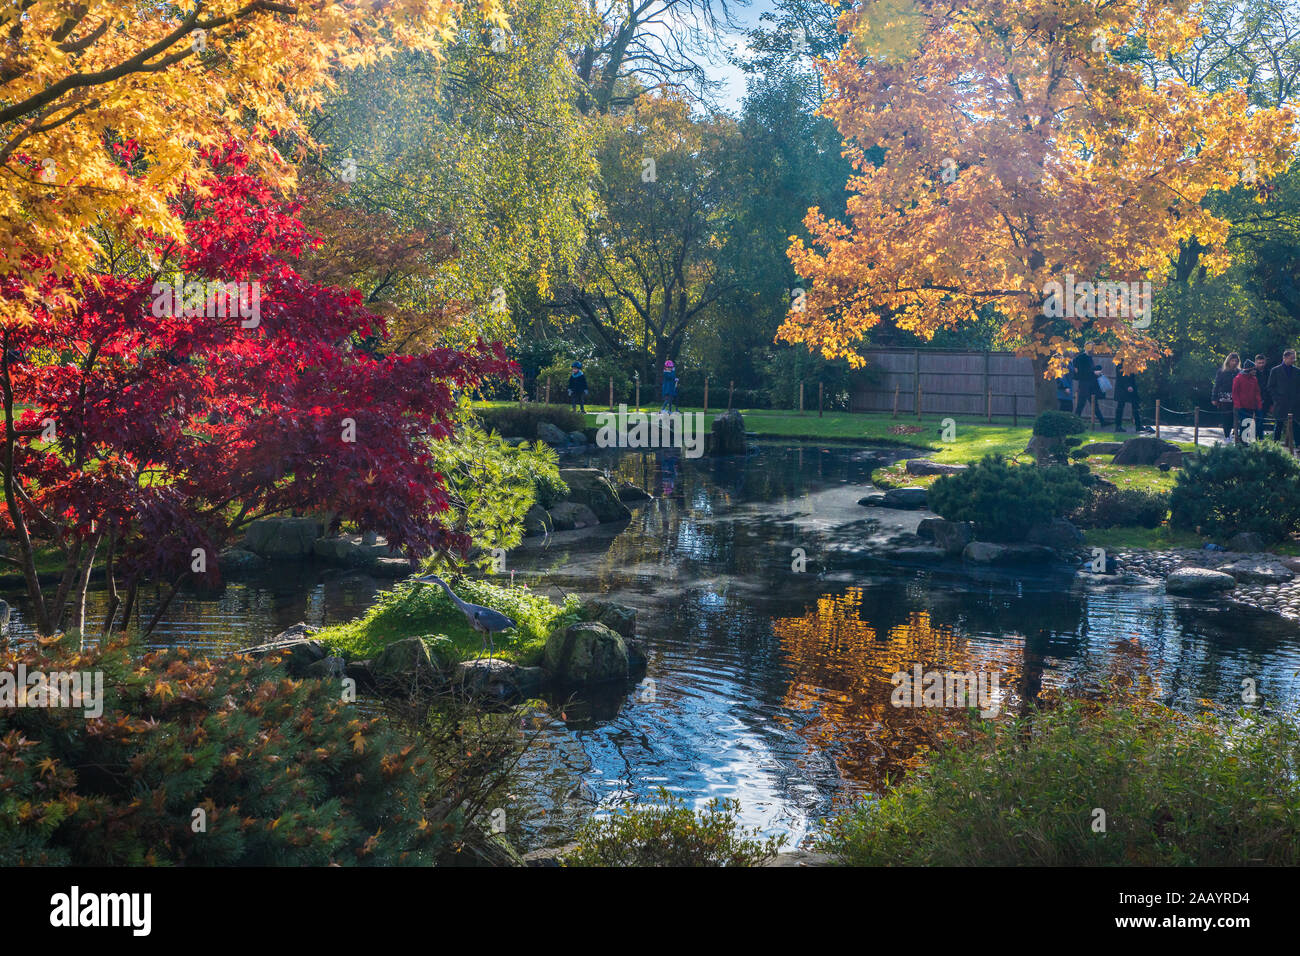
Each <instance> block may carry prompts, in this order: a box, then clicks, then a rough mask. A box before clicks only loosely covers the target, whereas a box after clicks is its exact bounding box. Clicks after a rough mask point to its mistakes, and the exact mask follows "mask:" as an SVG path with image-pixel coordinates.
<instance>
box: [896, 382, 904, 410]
mask: <svg viewBox="0 0 1300 956" xmlns="http://www.w3.org/2000/svg"><path fill="white" fill-rule="evenodd" d="M902 387H903V386H901V385H895V386H894V417H895V418H897V417H898V390H899V389H900V388H902Z"/></svg>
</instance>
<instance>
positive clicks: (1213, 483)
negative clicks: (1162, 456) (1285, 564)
mask: <svg viewBox="0 0 1300 956" xmlns="http://www.w3.org/2000/svg"><path fill="white" fill-rule="evenodd" d="M1169 524H1170V526H1172V527H1174V528H1182V529H1185V530H1188V531H1194V532H1196V533H1197V534H1202V535H1207V536H1210V537H1228V536H1230V535H1233V534H1236V533H1237V532H1239V531H1254V532H1256V533H1257V534H1259V535H1260V536H1261V537H1262V538H1264V539H1265V540H1266V541H1281V540H1283V539H1285V538H1287V537H1289V536H1290V535H1291V534H1292V533H1293V532H1294V531H1295V530H1296V528H1297V526H1300V463H1297V462H1296V460H1295V459H1294V458H1292V457H1291V455H1290V454H1289V453H1288V452H1287V451H1286V449H1284V448H1282V447H1281V446H1280V445H1277V444H1275V443H1273V442H1271V441H1258V442H1252V443H1251V444H1249V445H1216V446H1215V447H1214V448H1211V449H1210V451H1209V452H1208V453H1207V454H1204V455H1188V456H1186V457H1185V458H1184V464H1183V467H1182V469H1181V470H1180V471H1179V473H1178V480H1177V482H1176V483H1175V484H1174V489H1173V491H1172V492H1171V493H1170V495H1169Z"/></svg>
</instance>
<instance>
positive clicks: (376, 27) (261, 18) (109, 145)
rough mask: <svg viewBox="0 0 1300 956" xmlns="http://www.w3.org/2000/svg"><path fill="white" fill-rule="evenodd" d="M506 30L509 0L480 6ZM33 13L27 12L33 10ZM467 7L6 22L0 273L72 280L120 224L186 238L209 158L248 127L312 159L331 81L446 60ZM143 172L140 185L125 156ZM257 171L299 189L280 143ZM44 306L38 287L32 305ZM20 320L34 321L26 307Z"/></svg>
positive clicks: (327, 6)
mask: <svg viewBox="0 0 1300 956" xmlns="http://www.w3.org/2000/svg"><path fill="white" fill-rule="evenodd" d="M476 5H477V6H478V7H479V9H480V10H482V11H484V15H485V17H486V19H487V20H488V22H490V23H496V24H500V25H502V26H504V25H505V23H506V21H505V16H504V11H503V5H502V4H501V3H499V2H498V0H481V2H479V3H477V4H476ZM20 10H21V13H20ZM461 10H462V4H461V3H460V2H458V0H385V2H375V0H343V2H338V0H302V2H285V0H253V2H251V3H249V2H247V0H200V2H198V3H197V4H196V5H195V6H194V7H193V9H190V10H188V11H186V10H182V9H178V8H175V7H168V6H155V5H142V4H139V3H135V2H133V0H87V2H73V0H36V2H34V3H30V4H23V5H22V7H21V8H19V7H17V6H11V7H9V8H8V9H6V10H3V11H0V38H3V47H2V48H0V223H3V227H0V262H2V263H3V265H0V269H3V271H4V272H5V273H10V274H12V273H19V274H21V275H23V276H24V277H27V278H34V277H36V276H37V275H39V274H40V273H41V272H42V271H43V268H44V265H43V264H41V263H40V262H39V257H42V256H55V255H56V254H57V256H56V258H58V259H59V260H60V264H59V266H58V268H60V269H61V270H66V271H67V272H69V273H71V274H72V275H74V276H77V275H82V274H85V273H87V272H88V271H89V270H90V267H91V265H92V263H93V262H94V261H95V259H96V257H97V256H99V255H100V254H101V253H102V252H103V251H104V250H103V248H102V244H101V238H102V237H96V236H95V235H94V234H93V231H92V228H91V227H93V226H95V225H96V224H99V223H101V222H102V221H103V219H104V217H105V215H106V214H111V217H112V220H113V221H114V222H115V223H116V228H117V229H120V230H122V231H124V232H125V233H135V234H136V235H137V236H140V235H145V234H148V233H153V234H155V235H157V236H159V237H163V238H164V239H165V238H168V237H170V238H179V237H180V236H181V235H182V229H181V225H180V223H179V222H178V221H177V219H176V217H175V215H174V213H173V212H172V210H171V209H170V208H169V200H170V199H171V198H172V197H173V196H174V195H175V194H176V193H177V191H178V190H179V189H180V188H181V187H182V185H183V184H184V183H185V181H186V180H190V181H193V180H195V179H197V176H196V173H197V171H198V163H199V161H200V160H199V151H200V150H201V149H202V148H204V147H211V146H214V145H216V144H219V143H222V142H224V141H226V140H227V138H228V137H230V136H231V135H232V134H238V133H239V132H240V131H241V130H244V131H247V130H253V131H256V132H260V133H262V134H266V133H268V132H271V131H274V132H275V133H276V134H277V135H278V136H280V137H281V138H282V141H287V142H288V141H291V142H296V143H297V144H298V145H299V147H300V148H303V149H305V148H307V147H308V146H309V145H310V143H311V137H310V135H309V132H308V130H307V129H306V126H305V124H304V122H303V119H302V117H303V116H304V115H305V113H306V111H307V109H308V108H310V106H311V105H312V104H313V103H317V102H319V99H320V97H321V95H322V91H323V90H324V89H327V88H328V87H329V86H330V85H331V84H332V82H333V81H332V79H331V75H330V74H331V71H333V70H336V69H338V68H346V67H349V66H356V65H361V64H366V63H373V62H377V61H379V60H381V59H385V58H388V57H391V56H392V55H393V53H394V52H395V50H396V49H398V48H399V47H407V48H412V49H418V50H425V51H429V52H432V53H434V54H435V55H436V54H437V53H438V51H439V50H440V49H441V47H442V46H443V45H444V43H445V42H446V41H447V40H448V38H449V37H451V36H452V35H453V33H454V29H455V25H456V19H457V16H458V14H459V13H460V12H461ZM122 143H133V144H135V145H137V146H138V147H139V148H140V152H141V155H142V156H143V158H144V160H143V161H142V162H138V163H135V164H133V166H134V168H132V169H131V170H130V172H131V173H134V175H129V174H128V172H127V171H126V170H124V169H123V167H122V164H121V159H120V157H119V156H118V155H117V154H116V153H115V150H114V149H113V147H114V146H116V145H120V144H122ZM248 148H249V150H250V152H252V153H253V159H254V162H255V165H256V167H257V169H258V172H259V173H260V174H261V175H263V176H264V177H265V178H266V179H267V180H268V181H270V182H272V183H273V184H274V185H277V186H282V187H288V186H289V185H291V183H292V179H293V170H292V167H291V166H290V165H289V164H288V163H286V162H285V161H284V159H283V158H282V157H281V156H280V155H279V154H278V153H277V152H276V150H275V149H274V147H272V146H271V145H269V143H265V142H259V141H254V140H250V141H249V143H248ZM38 298H39V295H38V292H37V290H36V289H34V288H33V289H32V290H31V295H30V296H29V297H28V303H29V304H32V303H35V302H36V300H37V299H38ZM15 309H16V310H17V312H18V314H14V315H7V316H5V317H4V319H5V321H6V323H13V324H17V325H21V324H24V323H25V322H26V321H27V320H29V319H30V314H29V313H28V312H26V310H25V309H24V307H23V305H22V303H21V302H18V303H17V304H16V305H15Z"/></svg>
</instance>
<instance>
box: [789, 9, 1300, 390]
mask: <svg viewBox="0 0 1300 956" xmlns="http://www.w3.org/2000/svg"><path fill="white" fill-rule="evenodd" d="M1189 7H1190V2H1189V0H1174V2H1171V3H1166V4H1162V5H1160V6H1159V7H1155V6H1152V5H1148V4H1145V3H1139V2H1120V3H1114V4H1106V5H1102V6H1098V5H1094V4H1092V3H1088V2H1084V0H1023V2H1022V0H1017V2H1014V3H1013V2H1009V0H972V2H968V3H963V4H960V5H952V4H943V3H936V2H931V0H907V2H906V3H902V2H900V0H867V2H865V3H863V4H862V5H861V6H860V7H858V8H856V9H855V10H853V11H850V12H848V13H846V14H845V15H844V16H843V17H842V18H841V21H840V29H841V31H842V32H848V33H851V34H852V35H853V38H854V39H853V40H852V42H850V43H848V44H846V46H845V47H844V49H843V51H842V52H841V55H840V57H839V58H838V59H837V60H835V61H834V62H829V63H823V64H822V65H821V66H822V71H823V74H824V76H825V79H826V83H827V87H828V92H829V95H828V97H827V100H826V102H825V103H824V105H823V107H822V109H821V112H822V113H823V114H824V115H826V116H828V117H830V118H832V119H833V120H834V121H835V123H836V124H837V126H838V128H839V130H840V132H841V134H842V135H843V137H844V139H845V141H846V154H847V155H848V156H849V157H850V158H851V159H852V160H853V161H854V164H855V167H856V173H855V175H854V176H853V177H852V178H851V180H850V182H849V183H848V189H849V191H850V193H851V194H852V195H851V197H850V199H849V201H848V205H847V212H848V217H847V221H845V222H838V221H832V220H829V219H827V218H825V217H824V216H823V215H822V214H821V213H820V211H819V210H817V209H812V210H809V213H808V216H807V217H806V219H805V221H804V225H805V226H806V227H807V229H808V231H809V233H810V234H811V241H810V242H805V241H803V240H801V239H799V238H796V237H792V244H791V247H790V250H789V255H790V258H791V261H792V262H793V264H794V267H795V270H796V271H797V272H798V273H799V274H800V275H801V276H803V277H804V279H805V284H806V285H807V287H808V288H807V295H806V299H805V302H804V309H803V310H802V311H793V310H792V311H791V312H790V313H789V315H788V316H787V319H786V322H785V323H784V325H783V326H782V328H781V329H780V331H779V333H778V337H779V338H781V339H784V340H785V341H788V342H802V343H805V344H807V345H808V346H809V347H812V348H816V349H819V350H820V351H822V353H823V354H824V355H826V356H827V357H846V358H848V359H849V360H850V361H851V362H852V361H854V360H855V359H856V358H857V356H856V353H855V352H854V349H853V346H854V345H855V344H856V343H857V342H858V341H860V340H861V339H862V338H863V336H865V335H866V334H867V333H868V332H869V330H870V329H871V328H872V327H874V326H875V325H876V324H877V323H878V322H880V321H881V319H882V318H885V317H888V318H889V320H890V321H892V322H893V323H894V324H895V325H896V326H898V327H899V328H901V329H905V330H908V331H912V332H914V333H916V334H918V335H920V336H921V337H923V338H928V337H930V336H931V335H933V334H934V333H935V332H936V331H937V330H939V329H941V328H944V327H954V326H957V325H959V324H960V323H962V322H965V321H968V320H970V319H971V318H972V317H973V316H974V315H975V314H976V312H977V311H980V310H985V311H987V310H995V311H996V313H997V314H998V315H999V316H1000V317H1001V320H1002V322H1003V337H1004V339H1005V340H1006V341H1008V343H1010V344H1012V345H1014V346H1015V347H1017V348H1019V349H1020V351H1021V352H1022V354H1029V355H1033V356H1035V357H1036V358H1037V359H1038V360H1039V363H1038V367H1039V369H1040V371H1041V372H1048V371H1049V370H1056V369H1058V368H1059V366H1060V364H1063V363H1064V361H1065V358H1066V351H1067V349H1069V350H1071V351H1072V350H1073V346H1074V341H1075V340H1076V339H1077V333H1078V331H1079V329H1080V328H1083V327H1085V325H1084V320H1083V319H1076V320H1071V321H1062V320H1051V319H1049V318H1048V317H1047V316H1044V315H1043V309H1042V306H1043V292H1042V290H1043V287H1044V286H1045V285H1046V284H1048V283H1050V282H1053V281H1062V280H1064V278H1065V276H1066V275H1067V274H1072V275H1073V276H1075V277H1077V278H1078V279H1079V280H1080V281H1083V280H1085V279H1086V280H1088V281H1093V282H1129V283H1133V282H1139V281H1142V280H1152V281H1154V282H1155V283H1156V285H1157V286H1159V285H1160V283H1161V278H1162V277H1163V276H1164V275H1166V273H1167V272H1168V269H1169V262H1170V260H1171V257H1172V256H1174V255H1175V254H1176V253H1177V252H1178V250H1179V248H1180V246H1181V245H1182V244H1184V243H1188V242H1190V241H1192V240H1195V241H1196V242H1197V243H1199V244H1200V245H1201V246H1203V247H1205V248H1206V252H1205V254H1204V256H1203V260H1202V261H1203V262H1204V264H1205V265H1206V267H1207V269H1208V270H1209V271H1210V273H1211V274H1214V273H1216V272H1218V271H1221V270H1222V269H1223V268H1225V267H1226V265H1227V262H1228V257H1227V254H1226V251H1225V248H1224V246H1225V242H1226V239H1227V235H1228V228H1229V224H1228V223H1227V222H1226V221H1224V220H1223V219H1221V218H1219V217H1217V216H1215V215H1214V214H1213V213H1212V212H1211V211H1210V210H1209V209H1207V208H1206V207H1205V206H1204V205H1203V204H1202V200H1203V199H1204V198H1205V196H1206V195H1207V194H1208V193H1210V192H1211V191H1213V190H1226V189H1230V188H1232V187H1233V186H1235V185H1238V184H1239V183H1241V182H1243V181H1244V182H1248V183H1249V182H1252V181H1254V179H1253V177H1257V178H1258V179H1260V180H1266V179H1268V178H1269V177H1271V176H1273V175H1275V174H1277V173H1279V172H1280V171H1282V170H1284V169H1285V168H1286V166H1287V164H1288V163H1289V161H1290V158H1291V155H1292V152H1293V149H1294V147H1295V144H1296V132H1295V128H1294V126H1293V121H1294V118H1293V116H1292V115H1291V113H1290V112H1289V111H1288V110H1285V109H1281V110H1264V109H1260V110H1253V111H1252V110H1249V109H1247V102H1246V98H1245V95H1244V93H1242V92H1239V91H1229V92H1225V93H1218V94H1213V95H1212V94H1209V93H1206V92H1204V91H1202V90H1200V89H1194V88H1192V87H1189V86H1188V85H1186V84H1185V83H1182V82H1181V81H1179V80H1178V79H1176V78H1174V77H1172V76H1170V77H1164V76H1161V77H1159V79H1158V81H1156V80H1153V79H1152V78H1151V77H1150V76H1149V75H1147V74H1145V73H1144V66H1143V64H1142V63H1141V62H1138V61H1137V60H1135V59H1134V58H1131V57H1126V58H1123V59H1120V60H1117V59H1116V58H1115V57H1114V56H1112V55H1111V54H1112V51H1114V50H1115V49H1118V48H1120V47H1122V46H1123V45H1124V44H1125V43H1126V42H1128V40H1129V39H1131V40H1132V41H1133V42H1135V43H1143V44H1145V47H1146V49H1148V50H1149V51H1150V52H1151V54H1152V56H1153V57H1155V58H1156V59H1157V60H1158V59H1159V58H1160V57H1161V56H1162V55H1163V54H1165V53H1170V52H1176V51H1177V50H1179V49H1181V48H1182V47H1183V46H1184V45H1186V43H1187V42H1188V41H1189V39H1190V38H1192V37H1193V36H1195V35H1196V31H1197V29H1198V26H1197V23H1196V21H1195V20H1194V19H1193V18H1191V16H1190V14H1189ZM864 38H865V39H864ZM1136 325H1138V326H1140V325H1141V323H1137V324H1136ZM1086 328H1087V329H1088V335H1089V336H1090V337H1095V336H1100V335H1103V334H1104V335H1106V336H1107V337H1108V338H1110V339H1111V340H1113V342H1114V343H1115V345H1116V346H1117V348H1118V349H1119V350H1120V352H1121V354H1123V355H1124V356H1125V357H1126V358H1128V359H1130V360H1131V361H1132V363H1133V367H1140V365H1141V363H1142V362H1143V361H1145V360H1149V359H1151V358H1153V357H1155V355H1157V354H1159V348H1158V346H1157V345H1156V344H1155V342H1154V340H1153V339H1152V338H1150V337H1149V334H1148V333H1147V332H1145V331H1143V329H1142V328H1141V327H1135V323H1132V322H1130V321H1128V320H1127V319H1126V317H1123V316H1119V315H1106V316H1094V317H1089V318H1088V320H1087V325H1086Z"/></svg>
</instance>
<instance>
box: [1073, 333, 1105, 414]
mask: <svg viewBox="0 0 1300 956" xmlns="http://www.w3.org/2000/svg"><path fill="white" fill-rule="evenodd" d="M1070 370H1071V371H1072V372H1073V373H1074V414H1076V415H1078V416H1079V417H1080V418H1084V419H1086V418H1088V417H1089V406H1090V405H1091V404H1092V400H1093V398H1094V397H1096V398H1098V399H1101V398H1104V397H1105V396H1104V395H1103V394H1102V391H1101V386H1100V385H1098V384H1097V366H1096V365H1095V364H1094V363H1093V361H1092V356H1091V355H1089V354H1088V348H1087V346H1086V345H1080V346H1079V352H1078V354H1077V355H1075V357H1074V361H1072V362H1071V363H1070ZM1097 421H1098V422H1100V423H1101V427H1102V428H1105V427H1106V416H1105V415H1103V414H1102V413H1101V407H1100V406H1098V407H1097Z"/></svg>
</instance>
